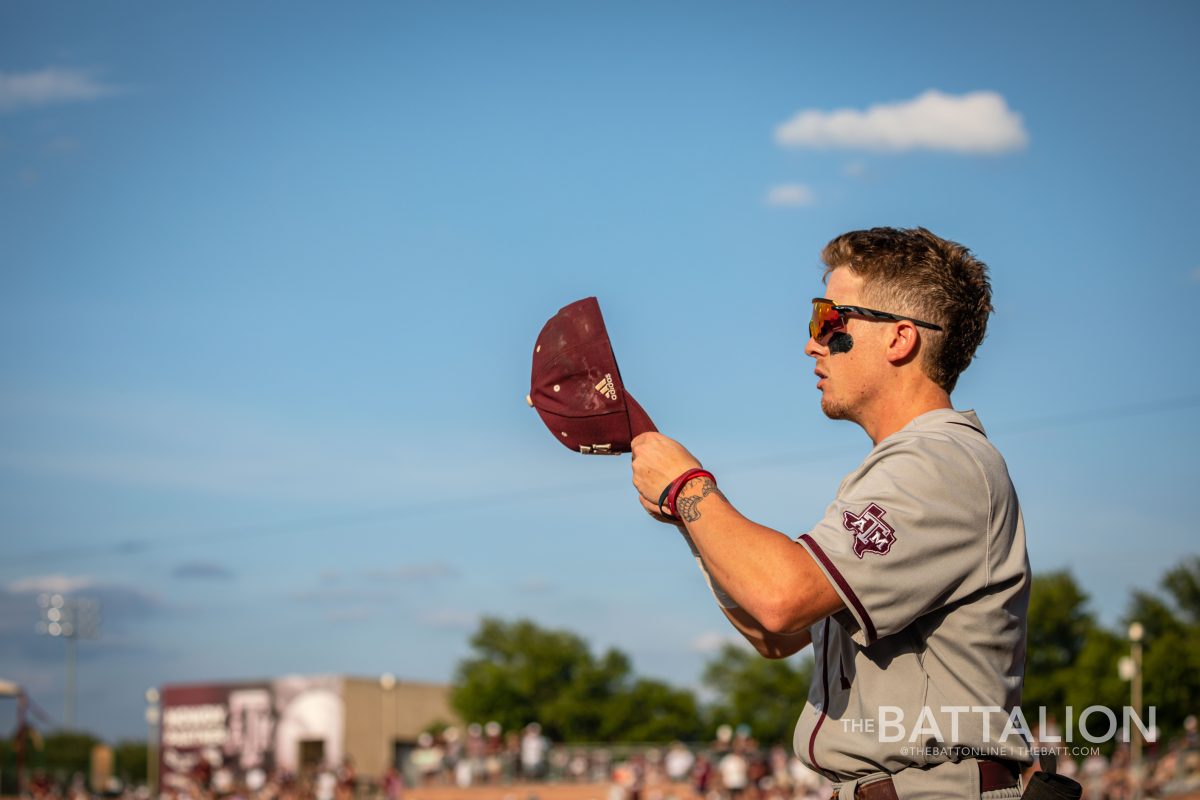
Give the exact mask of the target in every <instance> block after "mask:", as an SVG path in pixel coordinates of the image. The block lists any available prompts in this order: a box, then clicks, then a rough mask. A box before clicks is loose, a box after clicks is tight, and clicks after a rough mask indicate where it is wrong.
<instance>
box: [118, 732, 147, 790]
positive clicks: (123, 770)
mask: <svg viewBox="0 0 1200 800" xmlns="http://www.w3.org/2000/svg"><path fill="white" fill-rule="evenodd" d="M113 760H114V762H115V763H114V774H115V775H116V776H117V777H118V778H120V779H121V780H123V781H125V782H126V783H145V782H146V776H147V774H148V773H147V769H146V767H147V764H148V763H149V754H148V753H147V752H146V743H145V742H136V741H122V742H118V743H117V746H116V747H114V748H113Z"/></svg>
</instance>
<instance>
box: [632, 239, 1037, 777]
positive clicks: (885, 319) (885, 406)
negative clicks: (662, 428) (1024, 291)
mask: <svg viewBox="0 0 1200 800" xmlns="http://www.w3.org/2000/svg"><path fill="white" fill-rule="evenodd" d="M822 259H823V260H824V262H825V264H826V272H825V279H826V288H825V292H824V294H825V297H823V298H817V299H814V300H813V317H812V321H811V323H810V329H809V332H810V335H811V338H810V339H809V341H808V344H807V345H806V347H805V349H804V352H805V353H806V354H807V355H809V356H811V357H812V358H813V359H814V360H815V362H816V368H815V370H814V373H815V374H816V377H817V389H818V390H819V391H820V392H821V409H822V411H824V412H825V414H826V415H827V416H828V417H830V418H831V419H845V420H850V421H852V422H855V423H857V424H858V425H859V426H861V427H862V429H863V430H864V431H866V433H867V435H868V436H870V437H871V441H872V442H873V443H874V447H873V449H872V450H871V452H870V453H869V454H868V455H867V457H866V459H865V460H864V461H863V462H862V464H861V465H860V466H859V467H858V468H857V469H855V470H854V471H853V472H852V473H850V475H848V476H847V477H846V479H845V480H844V481H843V482H842V485H841V487H840V489H839V491H838V496H837V498H836V499H835V500H834V502H833V503H832V504H831V505H830V506H829V508H828V510H827V511H826V513H825V516H824V518H823V519H821V520H820V521H819V522H818V523H817V524H816V526H815V527H813V528H812V529H811V530H810V531H809V532H808V533H805V534H803V535H801V536H800V537H798V538H797V539H792V538H790V537H789V536H786V535H784V534H781V533H779V532H777V531H774V530H771V529H770V528H767V527H764V526H762V525H758V524H756V523H755V522H753V521H751V520H750V519H748V518H746V517H745V516H743V515H742V514H741V513H739V512H738V510H737V509H736V508H734V506H733V505H732V504H731V503H730V502H729V501H728V500H727V499H726V498H725V496H724V495H723V494H722V493H721V492H720V491H719V490H718V489H717V487H716V483H715V481H714V479H713V478H712V477H710V476H709V475H708V474H707V473H702V474H696V475H689V474H688V473H689V471H691V470H697V469H699V468H700V462H699V461H697V460H696V459H695V457H694V456H692V454H691V453H689V452H688V451H687V450H686V449H685V448H684V447H683V446H682V445H680V444H679V443H678V442H675V441H673V440H671V439H669V438H667V437H665V436H663V435H661V434H657V433H647V434H643V435H641V436H639V437H637V438H636V439H635V440H634V441H633V446H632V449H633V459H634V460H633V482H634V485H635V486H636V487H637V490H638V493H639V495H640V499H641V502H642V505H643V507H644V508H645V509H646V510H647V511H648V512H650V513H651V514H653V515H654V516H655V517H657V518H659V519H663V520H664V521H669V522H674V523H676V524H677V525H679V527H680V530H681V532H682V533H683V534H684V536H685V538H686V539H687V540H688V542H689V544H690V545H691V547H692V550H693V553H694V554H695V556H696V559H697V562H698V563H699V564H700V567H701V569H702V570H704V571H705V576H706V578H708V580H709V582H710V585H711V587H712V589H713V593H714V594H715V595H716V597H717V599H718V601H719V603H720V605H721V607H722V610H723V611H724V613H725V615H726V616H727V617H728V618H729V620H730V622H731V623H732V624H733V625H734V626H735V627H736V628H737V629H738V630H739V631H740V632H741V633H742V634H743V635H744V636H745V637H746V638H747V639H748V640H749V641H750V642H751V643H752V644H753V645H754V646H755V648H756V649H757V650H758V651H759V652H760V653H762V654H763V655H764V656H766V657H768V658H783V657H786V656H788V655H791V654H792V653H795V652H797V651H798V650H800V649H801V648H803V647H805V646H807V645H808V644H810V643H811V644H812V645H813V648H814V652H813V656H814V660H815V663H816V671H815V673H814V678H813V683H812V687H811V689H810V691H809V697H808V702H807V703H806V705H805V707H804V711H803V713H802V714H801V716H800V720H799V722H798V724H797V726H796V734H795V741H794V745H795V748H796V753H797V755H798V756H799V757H800V758H801V759H802V760H803V761H805V762H806V763H807V764H808V765H809V766H811V767H812V768H813V769H816V770H818V771H820V772H821V773H822V774H824V775H825V776H826V777H828V778H829V779H830V780H832V781H834V782H835V783H837V784H839V795H838V796H839V797H841V798H868V799H869V800H871V799H875V798H878V799H880V800H882V799H883V798H901V799H902V798H905V797H910V796H920V797H922V798H940V797H946V798H963V797H984V798H989V800H990V799H991V798H1006V797H1019V796H1020V787H1019V782H1018V777H1017V776H1018V773H1019V770H1020V768H1021V767H1022V766H1023V765H1025V764H1028V763H1030V762H1031V760H1032V759H1031V755H1030V752H1029V748H1028V743H1027V741H1026V739H1025V738H1024V735H1023V734H1022V732H1021V730H1020V726H1019V725H1017V726H1014V725H1012V724H1009V720H1010V712H1011V711H1012V710H1013V709H1014V708H1015V707H1016V706H1017V704H1018V703H1019V702H1020V694H1021V682H1022V678H1023V674H1024V661H1025V625H1026V620H1025V618H1026V610H1027V607H1028V600H1029V561H1028V557H1027V556H1026V553H1025V531H1024V526H1023V523H1022V520H1021V511H1020V507H1019V505H1018V503H1017V497H1016V493H1015V491H1014V489H1013V486H1012V483H1011V481H1010V480H1009V477H1008V472H1007V469H1006V467H1005V465H1004V460H1003V458H1001V456H1000V454H999V453H998V452H997V451H996V449H995V448H994V447H993V446H992V444H991V443H990V442H989V441H988V439H987V437H986V435H985V434H984V432H983V428H982V426H981V425H980V423H979V420H978V418H977V417H976V416H975V414H974V413H973V412H970V411H964V412H958V411H955V410H954V409H953V407H952V405H951V402H950V393H951V392H952V391H953V389H954V385H955V383H956V381H957V379H958V376H959V374H960V373H961V372H962V371H963V370H964V369H966V367H967V365H968V364H969V363H970V362H971V358H972V357H973V355H974V353H975V349H976V347H977V346H978V345H979V343H980V342H981V341H982V340H983V337H984V333H985V330H986V326H987V318H988V315H989V314H990V313H991V311H992V305H991V286H990V284H989V282H988V278H987V268H986V266H985V265H984V264H983V263H982V262H980V261H979V260H977V259H976V258H974V257H973V256H972V255H971V253H970V251H968V250H967V249H966V248H965V247H963V246H961V245H958V244H955V243H954V242H949V241H946V240H943V239H940V238H938V237H937V236H935V235H933V234H932V233H930V232H929V231H927V230H925V229H923V228H917V229H913V230H896V229H892V228H875V229H872V230H868V231H854V232H851V233H847V234H844V235H842V236H839V237H838V238H836V239H834V240H833V241H832V242H830V243H829V245H828V246H826V248H825V250H824V252H823V253H822ZM671 490H673V491H671ZM671 512H674V513H673V514H672V513H671ZM778 700H779V698H763V701H764V702H777V701H778ZM1014 728H1016V729H1014Z"/></svg>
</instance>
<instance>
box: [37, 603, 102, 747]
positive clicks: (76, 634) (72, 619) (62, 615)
mask: <svg viewBox="0 0 1200 800" xmlns="http://www.w3.org/2000/svg"><path fill="white" fill-rule="evenodd" d="M38 605H39V606H41V609H42V619H41V621H40V622H38V626H37V631H38V633H41V634H45V635H46V636H52V637H55V638H62V639H65V640H66V642H67V686H66V697H65V698H64V700H63V703H64V705H65V707H66V708H65V711H66V713H65V714H64V716H63V724H64V726H65V727H66V729H67V730H69V731H72V730H75V668H76V662H77V660H78V656H77V653H76V649H77V647H78V642H79V639H80V638H84V639H95V638H96V632H97V630H98V629H99V628H100V603H99V601H97V600H94V599H92V598H88V597H66V596H64V595H61V594H58V593H55V594H48V593H47V594H42V595H39V596H38Z"/></svg>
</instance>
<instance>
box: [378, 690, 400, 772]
mask: <svg viewBox="0 0 1200 800" xmlns="http://www.w3.org/2000/svg"><path fill="white" fill-rule="evenodd" d="M379 688H380V689H383V693H384V694H386V695H387V698H388V702H387V706H386V708H387V709H388V710H390V711H391V715H390V716H389V715H388V713H387V711H384V708H385V705H384V704H383V703H380V704H379V712H380V714H382V717H381V718H380V721H379V732H380V734H381V736H380V738H381V739H383V775H384V776H385V777H386V776H387V774H388V770H389V769H391V768H392V766H393V764H392V759H393V758H395V752H394V747H395V746H394V745H393V744H392V734H391V731H392V726H394V725H395V724H396V695H395V691H394V690H395V688H396V676H395V675H393V674H392V673H390V672H385V673H383V674H382V675H380V676H379Z"/></svg>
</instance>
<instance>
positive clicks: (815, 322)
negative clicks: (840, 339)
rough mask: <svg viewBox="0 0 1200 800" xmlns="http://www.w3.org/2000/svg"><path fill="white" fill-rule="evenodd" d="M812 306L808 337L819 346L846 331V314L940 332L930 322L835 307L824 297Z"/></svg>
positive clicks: (940, 327) (896, 315) (897, 315)
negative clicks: (901, 321) (904, 321)
mask: <svg viewBox="0 0 1200 800" xmlns="http://www.w3.org/2000/svg"><path fill="white" fill-rule="evenodd" d="M812 304H813V309H812V319H811V320H810V321H809V323H808V335H809V336H811V337H812V338H813V339H815V340H816V341H817V342H818V343H821V344H823V343H824V342H825V341H827V340H828V339H829V337H830V336H832V335H833V334H835V333H837V332H838V331H844V330H845V329H846V315H847V314H858V315H860V316H864V317H869V318H871V319H886V320H891V321H893V322H898V321H900V320H907V321H908V322H911V323H912V324H914V325H920V326H921V327H922V328H929V329H930V330H933V331H940V330H941V329H942V326H941V325H934V324H933V323H932V322H923V321H921V320H919V319H913V318H912V317H902V316H900V315H899V314H889V313H888V312H886V311H876V310H875V309H873V308H863V307H861V306H839V305H835V304H834V302H833V301H832V300H827V299H825V298H824V297H814V298H813V301H812Z"/></svg>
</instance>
